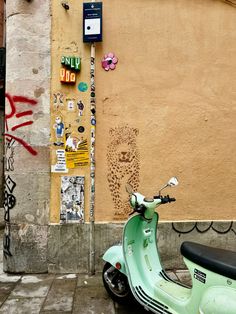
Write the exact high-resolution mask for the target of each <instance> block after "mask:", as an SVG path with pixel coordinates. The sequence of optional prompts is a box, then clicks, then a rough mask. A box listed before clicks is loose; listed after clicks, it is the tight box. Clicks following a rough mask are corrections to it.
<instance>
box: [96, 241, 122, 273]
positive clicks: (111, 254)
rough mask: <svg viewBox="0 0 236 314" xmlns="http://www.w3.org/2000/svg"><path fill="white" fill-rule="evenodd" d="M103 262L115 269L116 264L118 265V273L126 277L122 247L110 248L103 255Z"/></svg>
mask: <svg viewBox="0 0 236 314" xmlns="http://www.w3.org/2000/svg"><path fill="white" fill-rule="evenodd" d="M102 258H103V260H104V261H106V262H108V263H110V264H111V265H112V266H114V267H115V268H116V264H117V263H120V265H121V268H120V269H119V271H120V272H121V273H123V274H124V275H126V276H127V272H126V267H125V260H124V257H123V248H122V245H114V246H112V247H110V248H109V249H108V250H107V251H106V252H105V254H104V255H103V257H102Z"/></svg>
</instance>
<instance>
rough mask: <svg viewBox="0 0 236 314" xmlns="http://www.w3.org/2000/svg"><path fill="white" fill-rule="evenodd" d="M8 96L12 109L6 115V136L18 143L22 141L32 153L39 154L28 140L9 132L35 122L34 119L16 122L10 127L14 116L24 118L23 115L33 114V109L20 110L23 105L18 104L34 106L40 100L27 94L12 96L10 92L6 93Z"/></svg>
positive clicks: (7, 138)
mask: <svg viewBox="0 0 236 314" xmlns="http://www.w3.org/2000/svg"><path fill="white" fill-rule="evenodd" d="M6 98H7V100H8V102H9V107H10V111H9V112H8V113H6V115H5V130H6V133H4V136H5V138H6V140H7V141H11V139H13V140H15V141H17V142H18V143H20V144H21V145H22V146H24V148H25V149H26V150H27V151H28V152H29V153H30V154H32V155H34V156H35V155H37V154H38V153H37V151H36V150H35V149H33V147H31V146H30V144H28V143H27V142H25V141H24V140H23V139H21V138H19V137H16V136H15V135H12V134H10V133H9V132H14V131H15V130H17V129H19V128H22V127H24V126H27V125H31V124H33V123H34V121H32V120H29V121H25V122H22V123H19V124H16V125H14V126H11V128H9V122H10V120H11V119H12V118H14V117H15V118H17V119H19V118H22V117H26V116H31V115H33V111H32V110H26V111H19V112H18V110H19V109H20V108H21V106H17V104H26V105H31V106H34V105H36V104H37V103H38V102H37V101H36V100H34V99H31V98H28V97H25V96H11V95H10V94H8V93H6Z"/></svg>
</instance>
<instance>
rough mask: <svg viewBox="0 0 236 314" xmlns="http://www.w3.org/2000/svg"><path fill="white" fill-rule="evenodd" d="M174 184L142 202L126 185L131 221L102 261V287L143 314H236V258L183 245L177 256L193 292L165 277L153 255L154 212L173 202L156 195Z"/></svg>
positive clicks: (155, 251) (173, 182) (173, 180)
mask: <svg viewBox="0 0 236 314" xmlns="http://www.w3.org/2000/svg"><path fill="white" fill-rule="evenodd" d="M177 184H178V180H177V179H176V178H171V179H170V180H169V182H168V183H167V184H166V185H165V186H164V187H163V188H162V189H161V190H160V192H159V194H158V195H157V196H154V197H153V198H147V197H145V196H143V195H141V194H140V193H137V192H135V193H134V192H133V191H132V188H131V187H130V186H129V187H128V188H127V192H128V193H129V194H130V203H131V206H132V207H133V213H132V214H133V216H132V217H131V218H129V220H128V221H127V223H126V224H125V226H124V231H123V241H122V245H115V246H112V247H110V248H109V249H108V250H107V251H106V253H105V254H104V256H103V259H104V261H105V262H106V263H105V266H104V269H103V283H104V286H105V288H106V290H107V292H108V293H109V294H110V296H111V297H112V299H113V300H115V301H117V302H120V303H125V304H127V302H130V299H132V298H133V297H134V298H135V299H136V301H138V302H139V303H140V304H141V305H142V306H143V307H144V308H145V309H146V310H148V311H150V312H152V313H159V314H236V253H235V252H232V251H228V250H223V249H218V248H212V247H208V246H205V245H201V244H198V243H194V242H184V243H183V244H182V246H181V253H182V255H183V258H184V262H185V264H186V265H187V268H188V269H189V271H190V273H191V278H192V288H190V287H188V286H185V285H184V284H182V283H180V282H176V281H174V280H172V279H171V278H169V277H168V275H167V274H166V272H165V270H164V269H163V267H162V265H161V261H160V257H159V253H158V246H157V242H156V238H157V224H158V214H157V213H156V212H155V209H156V208H157V207H158V206H159V205H161V204H166V203H170V202H172V201H175V199H174V198H170V197H169V195H167V196H162V195H161V191H162V190H163V189H164V188H166V187H168V186H175V185H177Z"/></svg>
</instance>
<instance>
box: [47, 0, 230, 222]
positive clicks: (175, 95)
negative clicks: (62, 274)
mask: <svg viewBox="0 0 236 314" xmlns="http://www.w3.org/2000/svg"><path fill="white" fill-rule="evenodd" d="M103 7H104V16H103V29H104V34H103V39H104V40H103V43H100V44H97V45H96V99H97V105H96V106H97V125H96V180H95V182H96V186H95V187H96V189H95V191H96V194H95V218H96V221H119V220H123V219H125V218H126V217H127V215H128V209H127V208H128V207H127V196H126V193H125V183H126V182H128V181H129V182H131V183H132V184H133V185H134V186H135V187H136V188H137V189H138V190H139V191H140V192H141V193H143V194H145V195H148V196H152V195H154V194H155V193H157V191H158V189H159V187H160V186H161V185H162V184H164V183H166V181H167V180H168V179H169V177H171V176H173V175H175V176H177V177H178V179H179V181H180V184H179V186H178V187H177V188H175V189H173V190H168V191H167V193H169V194H170V195H172V196H175V197H176V199H177V202H176V203H175V204H171V205H165V206H162V207H160V218H161V219H162V220H170V221H172V220H205V219H206V220H225V219H226V220H227V219H229V220H232V219H236V205H235V204H236V194H235V191H234V190H235V186H236V170H235V169H236V167H235V162H236V157H235V156H236V146H235V142H236V128H235V121H236V110H235V108H236V89H235V86H236V59H235V55H236V10H235V8H234V7H233V6H230V5H228V4H226V3H225V2H224V1H211V0H197V1H196V0H180V1H175V0H168V1H159V0H158V1H157V0H148V1H147V0H146V1H143V0H131V1H122V0H112V1H109V0H104V1H103ZM81 13H82V3H81V2H80V1H74V0H72V1H70V10H69V11H68V12H64V11H63V10H62V9H61V7H60V6H59V5H56V1H53V21H54V22H53V36H52V37H53V42H52V48H53V50H52V60H53V68H52V91H53V90H58V89H61V88H62V89H63V90H67V92H68V93H74V90H73V89H72V88H69V89H65V88H64V87H61V86H60V84H59V83H58V74H57V73H58V69H59V57H60V55H61V54H64V53H65V52H73V51H72V50H71V49H72V47H73V45H75V44H73V42H74V43H76V47H78V50H77V51H78V53H80V54H81V56H82V66H83V72H81V75H82V77H81V79H82V80H86V81H87V82H88V81H89V61H88V60H89V57H90V50H89V47H88V45H85V44H83V43H82V40H81V25H82V24H81V23H82V21H81V19H82V17H81ZM68 47H69V48H68ZM109 52H113V53H114V54H115V55H116V56H117V57H118V64H117V66H116V69H115V70H113V71H111V70H110V71H107V72H106V71H104V69H103V68H102V67H101V59H102V58H103V56H104V54H106V53H109ZM86 97H87V98H86ZM84 100H85V102H86V103H87V106H88V108H89V94H87V96H85V98H84ZM86 115H87V116H86V122H85V125H87V126H88V127H89V124H90V114H89V110H88V111H87V113H86ZM87 136H88V137H89V133H87ZM73 173H76V174H77V173H78V174H84V175H85V177H86V191H85V195H86V206H85V212H86V217H87V218H86V219H88V212H89V191H90V189H89V184H90V183H89V182H90V179H89V167H87V168H79V169H75V170H73ZM59 177H60V175H59V174H56V175H53V176H52V195H53V196H52V199H53V202H51V217H52V218H51V220H52V222H56V221H57V220H58V218H57V217H58V206H59V203H58V195H59V190H60V186H59V179H58V178H59ZM52 204H53V205H52ZM122 204H123V205H124V206H123V207H122ZM122 208H123V209H122Z"/></svg>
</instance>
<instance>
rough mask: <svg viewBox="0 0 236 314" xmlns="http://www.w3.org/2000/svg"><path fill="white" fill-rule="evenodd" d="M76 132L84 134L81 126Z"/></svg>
mask: <svg viewBox="0 0 236 314" xmlns="http://www.w3.org/2000/svg"><path fill="white" fill-rule="evenodd" d="M78 132H79V133H83V132H84V127H83V126H82V125H81V126H79V127H78Z"/></svg>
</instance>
